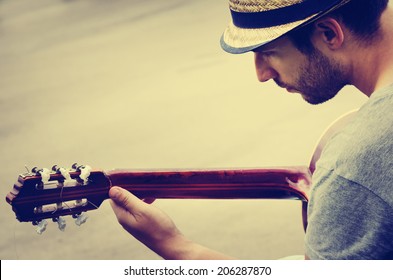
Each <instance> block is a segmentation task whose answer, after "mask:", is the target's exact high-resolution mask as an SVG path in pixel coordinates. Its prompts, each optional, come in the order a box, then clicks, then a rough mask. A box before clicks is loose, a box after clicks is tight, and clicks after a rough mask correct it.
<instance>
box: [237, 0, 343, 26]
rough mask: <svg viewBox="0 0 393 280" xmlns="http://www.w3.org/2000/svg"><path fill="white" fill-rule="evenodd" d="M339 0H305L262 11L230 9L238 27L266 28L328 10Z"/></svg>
mask: <svg viewBox="0 0 393 280" xmlns="http://www.w3.org/2000/svg"><path fill="white" fill-rule="evenodd" d="M338 2H340V1H337V0H331V1H318V0H314V1H310V0H306V1H303V2H300V3H297V4H293V5H291V6H287V7H282V8H278V9H274V10H268V11H262V12H254V13H253V12H251V13H244V12H237V11H233V10H231V14H232V21H233V24H234V25H235V26H237V27H240V28H246V29H247V28H249V29H251V28H267V27H273V26H278V25H283V24H287V23H291V22H295V21H299V20H302V19H305V18H307V17H309V16H311V15H313V14H316V13H319V12H322V11H325V10H328V9H330V8H332V7H333V6H334V5H335V4H337V3H338Z"/></svg>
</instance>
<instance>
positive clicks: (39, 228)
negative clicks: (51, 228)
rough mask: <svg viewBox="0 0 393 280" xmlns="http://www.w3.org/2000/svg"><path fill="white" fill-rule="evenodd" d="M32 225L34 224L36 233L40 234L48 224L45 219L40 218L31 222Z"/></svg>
mask: <svg viewBox="0 0 393 280" xmlns="http://www.w3.org/2000/svg"><path fill="white" fill-rule="evenodd" d="M33 225H35V231H36V232H37V233H38V234H42V233H43V232H44V231H45V230H46V226H47V225H48V222H47V221H46V220H41V221H36V222H33Z"/></svg>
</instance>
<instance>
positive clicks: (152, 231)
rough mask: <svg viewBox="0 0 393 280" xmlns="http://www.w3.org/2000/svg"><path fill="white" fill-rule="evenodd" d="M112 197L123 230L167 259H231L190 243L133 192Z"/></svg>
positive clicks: (113, 192) (115, 191)
mask: <svg viewBox="0 0 393 280" xmlns="http://www.w3.org/2000/svg"><path fill="white" fill-rule="evenodd" d="M109 196H110V198H111V199H112V201H111V205H112V208H113V211H114V213H115V215H116V217H117V219H118V221H119V223H120V224H121V225H122V226H123V228H124V229H125V230H126V231H128V232H129V233H130V234H131V235H133V236H134V237H135V238H136V239H138V240H139V241H140V242H142V243H143V244H145V245H146V246H147V247H149V248H150V249H151V250H152V251H154V252H156V253H157V254H158V255H160V256H161V257H163V258H164V259H204V260H206V259H230V257H228V256H226V255H224V254H221V253H219V252H216V251H213V250H210V249H208V248H206V247H204V246H201V245H199V244H197V243H194V242H192V241H191V240H189V239H187V238H186V237H185V236H184V235H183V234H182V233H181V232H180V231H179V230H178V228H177V227H176V225H175V224H174V223H173V221H172V220H171V219H170V218H169V217H168V216H167V215H166V214H165V213H164V212H162V211H161V210H159V209H157V208H156V207H154V206H152V205H149V204H148V203H145V202H144V201H142V200H140V199H139V198H137V197H136V196H134V195H132V194H131V193H130V192H128V191H126V190H124V189H122V188H119V187H112V188H111V189H110V191H109Z"/></svg>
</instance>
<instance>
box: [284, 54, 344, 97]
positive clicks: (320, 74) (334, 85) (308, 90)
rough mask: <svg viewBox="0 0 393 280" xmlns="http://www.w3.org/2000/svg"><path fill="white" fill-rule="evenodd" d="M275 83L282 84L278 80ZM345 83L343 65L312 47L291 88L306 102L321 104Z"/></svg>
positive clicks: (335, 93) (334, 94)
mask: <svg viewBox="0 0 393 280" xmlns="http://www.w3.org/2000/svg"><path fill="white" fill-rule="evenodd" d="M276 83H277V84H279V85H280V84H282V83H280V82H279V81H276ZM347 84H348V82H347V79H346V78H345V71H344V67H343V66H342V65H341V64H339V63H338V62H336V61H333V60H332V59H329V58H328V57H327V56H325V55H324V54H323V53H321V52H320V51H319V50H317V49H315V48H314V49H313V50H312V51H311V52H310V53H308V54H307V61H306V63H305V64H304V65H302V66H301V67H300V69H299V75H298V78H297V80H296V81H295V83H294V87H293V88H295V89H296V91H299V92H300V93H301V95H302V97H303V99H304V100H305V101H307V102H308V103H310V104H321V103H324V102H326V101H328V100H330V99H332V98H333V97H335V96H336V95H337V93H338V92H339V91H340V90H341V89H342V88H343V87H344V86H345V85H347Z"/></svg>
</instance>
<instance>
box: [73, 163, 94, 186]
mask: <svg viewBox="0 0 393 280" xmlns="http://www.w3.org/2000/svg"><path fill="white" fill-rule="evenodd" d="M72 168H73V169H75V170H76V171H80V173H81V174H80V175H79V178H80V179H81V180H82V181H83V183H84V184H86V183H87V182H88V180H89V176H90V171H91V169H92V168H91V167H90V166H89V165H80V164H77V163H74V164H73V165H72Z"/></svg>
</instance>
